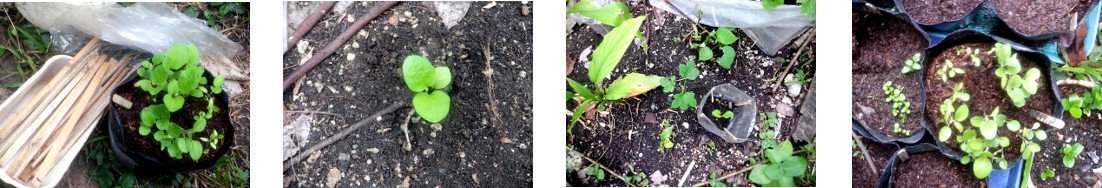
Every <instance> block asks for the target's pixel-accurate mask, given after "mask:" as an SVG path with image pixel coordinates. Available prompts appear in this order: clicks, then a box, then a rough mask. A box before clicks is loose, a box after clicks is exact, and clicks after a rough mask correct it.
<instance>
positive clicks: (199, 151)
mask: <svg viewBox="0 0 1102 188" xmlns="http://www.w3.org/2000/svg"><path fill="white" fill-rule="evenodd" d="M188 141H189V142H188V143H189V144H191V146H190V147H189V149H191V151H190V152H188V154H190V155H191V159H193V160H195V161H199V157H202V156H203V143H199V141H197V140H188Z"/></svg>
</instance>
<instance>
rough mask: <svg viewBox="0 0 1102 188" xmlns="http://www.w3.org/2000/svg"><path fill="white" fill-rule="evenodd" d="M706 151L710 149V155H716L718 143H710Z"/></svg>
mask: <svg viewBox="0 0 1102 188" xmlns="http://www.w3.org/2000/svg"><path fill="white" fill-rule="evenodd" d="M704 149H708V155H715V150H716V143H715V142H708V147H705V148H704Z"/></svg>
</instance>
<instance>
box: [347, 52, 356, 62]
mask: <svg viewBox="0 0 1102 188" xmlns="http://www.w3.org/2000/svg"><path fill="white" fill-rule="evenodd" d="M347 59H348V61H352V60H355V59H356V54H354V53H348V58H347Z"/></svg>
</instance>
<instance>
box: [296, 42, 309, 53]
mask: <svg viewBox="0 0 1102 188" xmlns="http://www.w3.org/2000/svg"><path fill="white" fill-rule="evenodd" d="M309 45H310V42H307V41H306V40H299V41H298V44H296V46H297V47H295V48H297V49H298V53H300V54H302V53H306V47H307V46H309Z"/></svg>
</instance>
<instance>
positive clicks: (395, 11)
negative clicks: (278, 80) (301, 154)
mask: <svg viewBox="0 0 1102 188" xmlns="http://www.w3.org/2000/svg"><path fill="white" fill-rule="evenodd" d="M297 3H307V2H297ZM375 4H376V3H372V2H355V3H353V4H352V5H351V6H349V8H348V10H347V11H346V12H344V13H335V12H331V13H329V14H328V15H326V16H325V17H323V18H322V20H321V21H320V22H318V24H317V25H315V26H314V28H312V29H311V31H310V32H308V33H307V34H306V36H305V37H304V38H303V39H302V41H304V42H305V43H306V45H300V46H298V47H295V48H293V49H290V50H288V53H286V54H285V55H284V56H283V58H284V63H283V66H284V67H285V69H284V72H283V73H284V74H285V75H286V74H289V73H290V72H291V71H293V70H294V68H298V66H299V64H300V63H301V62H305V61H306V60H307V59H308V58H309V57H311V56H314V55H316V54H315V53H318V51H320V50H321V48H324V47H325V45H327V44H328V43H329V42H330V41H332V40H333V38H336V36H337V35H339V34H340V33H341V32H343V31H344V30H345V29H346V28H347V27H350V26H351V25H352V24H353V22H355V20H354V19H353V18H361V17H362V16H363V15H364V14H366V13H367V11H368V10H369V9H371V8H372V7H373V6H374V5H375ZM488 4H490V2H473V3H471V5H470V7H469V9H468V10H467V12H466V15H465V17H464V18H463V19H462V20H460V21H459V22H458V24H457V25H455V26H454V27H452V28H451V29H447V28H446V27H445V26H444V24H443V23H442V22H441V21H440V18H439V17H438V16H437V14H436V12H435V11H434V10H435V8H432V7H428V5H427V3H420V2H402V3H398V4H396V5H394V6H393V7H391V8H390V9H388V10H387V11H386V12H384V13H383V14H381V15H379V16H378V17H376V18H375V19H373V20H372V21H371V22H370V23H369V24H367V26H366V27H365V28H364V29H363V30H362V31H360V33H357V35H355V36H354V37H352V39H350V40H349V41H348V42H347V43H346V44H345V45H344V46H343V47H342V48H340V49H338V50H337V51H336V52H335V53H334V54H333V55H332V56H330V57H329V58H328V59H327V60H325V61H322V62H321V63H320V64H318V66H317V67H314V68H313V70H311V71H310V72H308V73H307V74H306V75H305V76H304V77H303V78H302V79H300V82H298V83H297V84H296V85H295V86H293V88H292V89H288V90H286V91H284V93H283V94H284V95H283V101H284V105H285V108H286V109H287V110H308V111H322V112H331V113H336V114H341V115H343V116H345V117H346V119H342V118H339V117H337V118H335V117H334V116H327V115H321V114H317V116H315V117H316V118H315V119H316V120H317V121H315V122H314V123H316V124H314V125H312V130H311V133H310V138H309V140H310V141H309V143H307V146H312V145H314V144H317V143H319V142H320V141H321V140H323V139H326V138H328V137H330V136H332V135H336V134H337V133H338V132H340V131H342V130H344V129H345V128H347V127H348V126H349V124H352V123H355V122H357V121H360V120H361V119H363V118H366V117H367V116H369V115H371V114H373V113H375V112H376V111H378V110H381V109H383V108H385V107H387V106H389V105H391V104H393V103H407V104H408V103H409V101H410V100H411V98H412V96H413V94H414V93H413V92H410V91H409V89H408V87H407V86H406V84H405V83H404V81H403V80H402V77H401V76H402V73H401V69H400V67H401V65H402V62H403V61H402V60H403V59H404V58H405V57H406V56H408V55H421V56H423V57H425V58H427V59H428V60H429V61H431V62H433V64H434V65H436V66H448V67H449V68H451V70H452V75H453V77H452V83H451V86H449V87H450V89H448V90H446V92H447V93H448V95H450V96H451V109H450V111H449V113H448V115H447V117H445V118H444V120H442V121H441V122H439V123H440V124H441V126H440V127H441V128H442V129H441V130H434V129H433V128H431V126H430V125H431V124H432V123H428V122H426V121H424V120H421V118H419V117H418V116H417V115H413V118H412V120H410V123H409V138H410V139H411V140H412V151H406V150H405V149H403V145H404V144H406V142H407V141H406V135H405V134H404V133H403V132H402V130H401V129H400V128H399V126H400V125H401V124H402V123H403V122H405V121H406V120H407V117H408V116H407V113H408V112H411V111H412V109H413V108H412V107H411V106H409V105H407V106H406V107H402V108H399V109H398V110H396V111H394V112H392V113H388V114H385V115H383V116H382V117H380V118H379V119H378V122H379V123H370V124H368V125H367V126H365V127H363V128H361V129H359V130H356V131H355V132H354V133H353V134H351V135H349V136H348V137H346V138H344V139H342V140H340V141H338V142H336V143H334V144H332V145H329V146H328V147H325V148H323V149H321V150H320V151H319V152H317V153H313V154H309V153H307V154H305V155H309V156H310V157H308V158H307V159H306V160H303V161H302V162H299V163H297V164H294V166H293V167H292V168H290V169H289V170H287V171H284V172H283V173H284V177H285V183H286V184H285V185H288V186H289V187H321V186H325V185H326V184H325V183H326V181H330V180H332V179H328V178H326V176H327V175H328V174H329V173H330V172H331V171H334V170H335V171H337V172H339V174H340V176H338V177H341V178H340V179H339V180H337V181H336V183H335V186H338V187H394V186H398V185H402V184H405V183H407V182H408V184H409V186H411V187H437V186H440V187H478V186H482V187H529V186H532V162H533V161H532V146H533V143H532V75H533V73H532V54H533V52H532V37H533V36H532V29H533V23H532V15H531V14H528V15H524V14H523V13H522V9H524V8H525V7H528V9H529V10H530V7H531V5H532V3H528V4H522V3H521V2H496V3H494V4H496V5H494V6H493V7H491V8H486V9H483V7H486V6H487V5H488ZM407 14H408V16H407ZM392 19H393V20H395V23H394V24H391V23H388V22H389V21H390V20H392ZM300 47H301V48H305V49H300ZM484 48H489V49H488V50H489V52H490V54H484V53H483V49H484ZM300 50H301V51H302V52H301V53H300ZM487 56H491V57H492V58H490V61H489V62H490V63H489V65H490V67H487ZM489 68H492V69H493V75H492V78H493V80H488V79H489V77H487V76H486V75H485V74H483V71H484V70H486V69H489ZM490 84H492V85H490ZM491 87H492V88H491ZM491 91H492V93H493V95H491V94H490V92H491ZM491 105H493V108H491ZM373 150H377V152H371V151H373ZM341 156H347V158H344V157H341ZM342 158H344V159H342Z"/></svg>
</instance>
